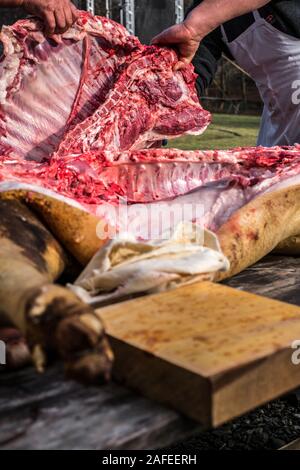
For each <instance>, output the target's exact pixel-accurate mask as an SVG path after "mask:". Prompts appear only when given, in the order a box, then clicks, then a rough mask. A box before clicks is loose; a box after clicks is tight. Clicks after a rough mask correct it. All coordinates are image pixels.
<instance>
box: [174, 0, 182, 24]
mask: <svg viewBox="0 0 300 470" xmlns="http://www.w3.org/2000/svg"><path fill="white" fill-rule="evenodd" d="M175 18H176V23H177V24H178V23H181V22H182V21H183V20H184V0H175Z"/></svg>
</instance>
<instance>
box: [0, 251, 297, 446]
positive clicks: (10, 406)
mask: <svg viewBox="0 0 300 470" xmlns="http://www.w3.org/2000/svg"><path fill="white" fill-rule="evenodd" d="M299 283H300V258H291V257H281V256H269V257H267V258H265V259H264V260H262V261H261V262H260V263H257V264H256V265H255V266H253V267H251V268H249V269H248V270H247V271H245V272H243V273H241V274H239V275H238V276H236V277H235V278H233V279H231V280H230V281H227V282H226V284H228V285H229V286H231V287H235V288H238V289H243V290H246V291H248V292H253V293H256V294H260V295H264V296H266V297H270V298H274V299H278V300H283V301H285V302H289V303H293V304H296V305H300V292H299ZM62 378H63V374H62V371H61V369H60V366H55V367H52V368H51V369H50V370H48V372H47V373H46V374H44V375H43V376H37V375H36V374H35V372H34V371H33V370H32V369H31V368H28V369H25V370H22V371H19V372H17V373H2V374H0V387H1V388H0V390H1V392H0V448H2V449H138V448H140V449H154V448H159V447H164V446H168V445H170V444H173V443H175V442H178V441H181V440H184V439H185V438H187V437H189V436H191V435H192V434H194V433H195V432H197V431H198V430H199V429H200V428H199V425H198V424H196V423H194V422H192V421H189V420H187V419H185V418H183V417H181V416H180V415H179V414H178V413H176V412H174V411H172V410H169V409H166V408H164V407H163V406H160V405H158V404H156V403H153V402H151V401H149V400H147V399H145V398H143V397H141V396H139V395H136V394H134V393H132V392H130V391H128V390H127V389H125V388H123V387H121V386H119V385H116V384H110V385H107V386H104V387H101V388H96V387H95V388H85V387H82V386H80V385H78V384H76V383H73V382H67V381H63V380H62Z"/></svg>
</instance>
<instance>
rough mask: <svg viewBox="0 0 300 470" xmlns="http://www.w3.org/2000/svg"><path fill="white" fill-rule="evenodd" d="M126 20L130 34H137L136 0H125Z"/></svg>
mask: <svg viewBox="0 0 300 470" xmlns="http://www.w3.org/2000/svg"><path fill="white" fill-rule="evenodd" d="M124 3H125V22H126V28H127V30H128V31H129V33H130V34H135V1H134V0H125V2H124Z"/></svg>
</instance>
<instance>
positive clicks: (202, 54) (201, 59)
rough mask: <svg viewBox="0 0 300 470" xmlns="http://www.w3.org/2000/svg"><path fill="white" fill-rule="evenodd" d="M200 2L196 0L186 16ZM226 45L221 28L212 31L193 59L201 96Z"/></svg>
mask: <svg viewBox="0 0 300 470" xmlns="http://www.w3.org/2000/svg"><path fill="white" fill-rule="evenodd" d="M200 3H201V1H200V0H195V1H194V3H193V5H192V6H191V8H190V9H189V10H188V11H187V13H186V16H187V15H188V14H189V13H190V12H191V11H192V10H193V9H194V8H195V7H196V6H197V5H199V4H200ZM224 46H225V45H224V43H223V41H222V36H221V30H220V28H217V29H216V30H214V31H212V32H211V33H210V34H209V35H208V36H206V37H205V38H204V39H203V41H202V42H201V44H200V47H199V49H198V51H197V53H196V55H195V57H194V60H193V64H194V67H195V72H196V73H197V74H198V79H197V83H196V86H197V92H198V95H199V96H201V95H203V93H204V91H205V89H206V88H207V87H209V85H210V84H211V83H212V81H213V79H214V76H215V74H216V72H217V69H218V63H219V60H220V59H221V57H222V53H223V52H224Z"/></svg>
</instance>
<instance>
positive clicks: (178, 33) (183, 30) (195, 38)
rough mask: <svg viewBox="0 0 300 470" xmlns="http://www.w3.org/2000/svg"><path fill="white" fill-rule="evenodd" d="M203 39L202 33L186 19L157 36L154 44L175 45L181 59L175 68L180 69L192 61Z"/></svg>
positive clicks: (153, 41)
mask: <svg viewBox="0 0 300 470" xmlns="http://www.w3.org/2000/svg"><path fill="white" fill-rule="evenodd" d="M202 39H203V36H202V35H201V33H197V31H196V30H195V29H194V28H193V27H192V26H191V25H189V23H188V22H186V21H184V22H183V23H180V24H176V25H174V26H171V27H170V28H168V29H166V30H165V31H163V32H162V33H161V34H159V35H158V36H156V37H155V38H154V39H153V40H152V44H156V45H160V46H173V47H175V48H176V50H177V52H178V58H179V61H178V62H177V64H176V65H175V68H174V69H175V70H180V69H182V68H184V67H185V66H186V65H187V64H189V63H190V62H192V60H193V58H194V55H195V54H196V52H197V50H198V48H199V45H200V41H201V40H202Z"/></svg>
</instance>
